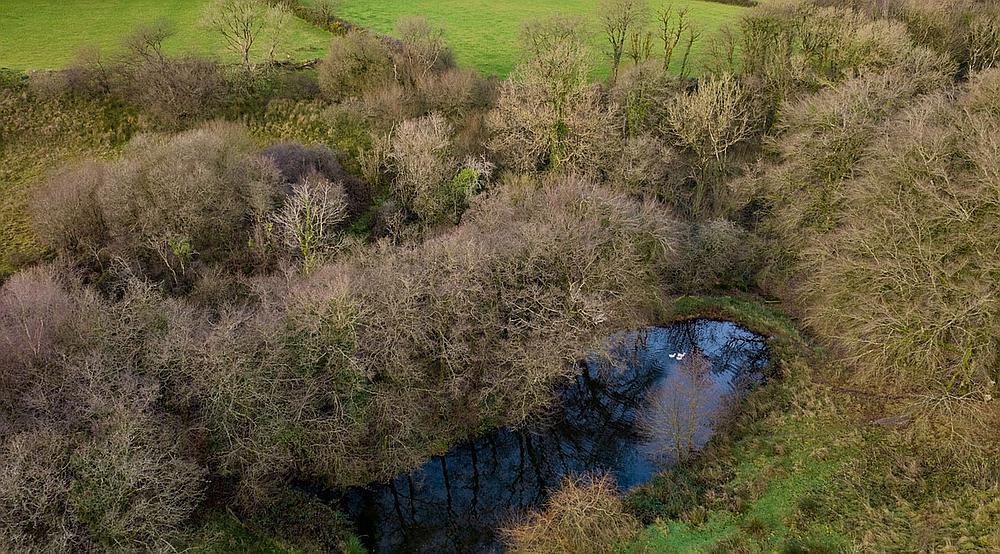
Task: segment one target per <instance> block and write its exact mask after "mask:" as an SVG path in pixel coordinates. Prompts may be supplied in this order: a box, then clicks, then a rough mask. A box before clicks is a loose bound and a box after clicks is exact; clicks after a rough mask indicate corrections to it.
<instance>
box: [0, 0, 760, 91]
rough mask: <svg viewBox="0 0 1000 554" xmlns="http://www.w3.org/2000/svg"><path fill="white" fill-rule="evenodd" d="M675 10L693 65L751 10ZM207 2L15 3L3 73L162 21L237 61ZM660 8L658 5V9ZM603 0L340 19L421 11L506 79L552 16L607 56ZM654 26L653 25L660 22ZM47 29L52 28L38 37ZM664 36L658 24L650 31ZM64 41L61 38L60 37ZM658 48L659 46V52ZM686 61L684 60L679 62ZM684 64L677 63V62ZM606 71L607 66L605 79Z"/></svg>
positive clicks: (313, 39) (425, 1)
mask: <svg viewBox="0 0 1000 554" xmlns="http://www.w3.org/2000/svg"><path fill="white" fill-rule="evenodd" d="M670 3H671V4H672V5H673V6H674V9H675V10H680V9H684V8H686V9H688V10H689V11H690V17H691V19H692V21H693V22H694V23H695V25H697V26H698V28H699V29H701V31H702V37H701V40H700V41H699V42H698V43H696V44H695V47H694V50H693V52H692V62H693V63H694V65H695V67H696V68H697V66H698V63H699V62H700V61H704V60H705V59H707V58H708V57H709V55H710V53H711V52H710V50H711V44H712V36H713V35H714V34H715V33H717V32H718V30H719V28H720V27H722V26H723V25H725V24H726V23H728V22H731V21H733V20H735V19H736V18H738V17H739V16H740V14H742V13H743V12H744V11H745V8H741V7H738V6H731V5H727V4H720V3H715V2H707V1H702V0H671V1H670ZM205 4H206V0H176V1H171V2H159V1H157V0H112V1H107V2H89V1H86V0H8V1H5V2H4V3H3V6H2V7H0V30H2V32H0V67H9V68H11V69H20V70H37V69H59V68H62V67H65V66H66V65H68V64H69V63H70V62H72V61H73V59H74V56H75V55H76V54H77V52H78V51H79V50H80V48H81V47H84V46H97V47H99V48H100V49H101V50H102V51H105V52H114V51H115V50H116V49H117V48H118V47H119V44H120V42H121V40H122V38H123V37H125V36H127V35H128V34H129V33H130V32H132V31H133V30H134V29H135V28H136V27H137V26H139V25H142V24H145V23H151V22H154V21H157V20H160V19H165V20H168V21H170V22H172V23H173V24H174V26H175V28H176V31H177V33H176V34H175V35H174V36H173V37H171V38H170V39H169V40H167V41H166V43H165V45H164V46H165V48H166V50H167V52H168V53H171V54H181V53H183V54H195V55H200V56H218V57H221V58H222V59H228V58H229V57H230V55H229V54H228V53H226V52H225V49H224V48H223V44H222V40H221V39H220V38H219V37H218V36H217V35H216V34H214V33H211V32H207V31H205V30H204V29H202V28H201V27H200V26H199V20H200V18H201V14H202V10H203V9H204V6H205ZM655 5H656V4H655V3H654V6H655ZM597 6H598V0H539V1H526V0H500V1H490V0H471V1H458V0H414V1H407V2H399V1H396V0H345V1H344V2H343V4H342V6H341V9H340V15H341V16H342V17H343V18H345V19H347V20H348V21H350V22H353V23H357V24H359V25H361V26H364V27H368V28H371V29H374V30H376V31H379V32H382V33H388V34H392V32H393V30H394V28H395V25H396V22H397V21H398V20H399V19H400V18H401V17H405V16H410V15H421V16H424V17H427V18H428V19H429V20H430V21H432V22H434V23H437V24H439V25H441V26H443V27H444V28H445V33H446V38H447V40H448V44H449V45H451V47H452V48H453V49H454V50H455V53H456V55H457V57H458V61H459V63H460V64H462V65H467V66H470V67H474V68H476V69H478V70H480V71H482V72H483V73H485V74H493V75H499V76H504V75H506V74H507V73H509V72H510V70H511V68H512V67H513V66H514V64H515V63H516V62H517V58H518V50H517V41H518V33H519V30H520V27H521V24H522V23H523V22H525V21H528V20H531V19H538V18H541V17H545V16H549V15H553V14H566V15H579V16H581V17H583V18H585V19H587V20H589V21H590V22H591V33H592V35H593V37H592V40H591V42H592V43H593V45H594V49H595V51H598V52H603V51H604V50H606V45H605V44H604V41H605V39H604V37H603V36H602V35H601V33H600V29H599V28H598V25H597V21H596V16H595V14H596V12H597ZM654 23H655V22H651V25H653V24H654ZM39 29H45V32H39ZM650 29H651V30H652V31H654V32H655V31H656V28H655V26H653V27H651V28H650ZM53 37H59V40H52V38H53ZM329 39H330V35H329V33H327V32H325V31H323V30H321V29H318V28H316V27H314V26H311V25H309V24H308V23H306V22H304V21H300V20H296V21H294V22H293V25H292V30H291V32H290V33H289V36H288V40H287V43H288V44H289V45H290V46H289V47H288V48H287V49H286V51H285V53H284V54H285V56H287V57H288V58H290V59H293V60H308V59H315V58H320V57H322V56H323V55H324V54H325V52H326V48H327V46H328V42H329ZM654 51H656V48H654ZM677 58H679V56H677ZM679 65H680V60H679V59H675V61H674V66H675V67H676V66H679ZM606 71H607V68H606V67H604V66H601V67H600V68H599V70H598V75H603V74H605V73H606Z"/></svg>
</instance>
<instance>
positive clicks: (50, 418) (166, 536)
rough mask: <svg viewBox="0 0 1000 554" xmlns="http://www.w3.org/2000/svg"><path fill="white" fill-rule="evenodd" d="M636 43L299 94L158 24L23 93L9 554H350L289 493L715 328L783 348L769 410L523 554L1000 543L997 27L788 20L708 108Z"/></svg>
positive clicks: (422, 24)
mask: <svg viewBox="0 0 1000 554" xmlns="http://www.w3.org/2000/svg"><path fill="white" fill-rule="evenodd" d="M238 3H239V2H235V0H232V1H231V2H229V4H231V5H236V4H238ZM223 4H227V3H226V2H222V3H220V6H219V9H223V8H225V7H226V6H225V5H223ZM658 7H660V6H659V5H654V6H652V7H650V9H655V8H658ZM642 9H644V7H643V4H642V3H639V2H629V1H626V0H618V1H614V2H607V3H604V4H603V5H602V9H601V11H600V12H598V14H597V15H596V16H595V17H597V18H598V19H597V20H598V21H603V22H605V24H606V25H605V32H607V33H608V35H609V37H608V38H609V40H608V43H609V44H619V45H620V46H619V48H620V51H618V54H619V56H618V58H617V60H616V58H615V56H614V52H612V53H611V55H610V56H609V55H607V53H604V55H603V57H602V53H601V52H595V51H594V49H593V47H592V44H591V42H590V41H589V40H588V39H587V38H586V37H587V35H585V34H584V33H582V32H581V26H582V25H584V24H583V23H581V21H580V20H579V19H577V18H574V17H571V16H558V17H549V18H543V19H539V20H536V21H532V22H529V23H526V24H525V25H524V26H523V28H522V29H521V30H520V33H519V44H520V47H519V48H520V54H519V55H520V58H521V59H522V61H521V62H520V63H518V64H517V65H516V66H515V67H514V69H513V70H512V72H511V74H510V76H509V77H508V78H506V79H504V80H496V79H487V78H484V77H483V76H481V75H480V74H479V73H477V72H475V71H473V70H471V69H468V68H464V67H462V66H459V65H458V64H457V63H456V58H457V57H456V55H455V53H454V52H453V51H452V50H451V48H450V47H449V45H448V43H447V42H446V40H445V36H446V35H445V34H444V31H443V30H442V29H441V28H440V27H438V26H436V25H435V24H434V23H433V22H430V21H428V20H426V19H420V18H407V19H404V20H402V21H400V22H399V23H398V25H397V26H396V28H395V30H396V36H397V38H396V39H391V40H390V39H386V38H385V37H383V36H381V35H376V34H374V33H372V32H370V31H366V30H363V29H360V28H354V29H351V30H345V29H342V28H341V29H339V30H338V31H337V35H336V36H335V37H334V38H333V39H332V41H331V45H330V49H329V53H328V54H327V56H326V58H325V59H324V61H322V62H321V63H320V64H319V65H318V66H317V67H316V68H315V69H305V70H301V69H295V68H289V67H287V66H283V65H281V64H274V63H266V62H262V61H260V60H258V59H256V58H253V57H244V58H242V61H241V62H239V63H235V64H232V65H220V64H218V63H216V62H213V61H209V60H205V59H200V58H195V57H191V56H189V55H186V54H185V55H177V54H175V53H174V52H173V51H172V50H170V49H165V48H164V44H165V41H167V40H168V39H169V37H170V36H171V35H170V32H169V31H170V29H168V28H164V27H162V26H146V27H142V28H139V29H137V30H136V31H135V32H134V33H133V34H132V35H130V36H129V38H128V40H126V41H125V43H124V44H123V45H122V47H121V48H120V49H119V50H116V51H115V52H113V53H106V54H100V55H97V54H93V53H91V54H90V55H88V56H84V57H81V58H80V61H79V62H78V63H75V64H74V65H73V66H72V67H70V68H69V69H66V70H63V71H58V72H35V73H31V74H25V73H21V72H17V71H4V72H3V73H2V74H0V125H2V127H0V137H2V142H0V182H2V186H3V187H4V188H3V192H4V194H3V197H2V200H0V215H2V220H0V238H2V242H0V274H2V275H4V278H3V282H2V286H0V346H2V348H0V368H2V371H0V549H2V550H4V551H12V552H21V551H25V552H33V551H39V552H45V551H72V552H77V551H78V552H87V551H132V550H134V551H150V550H156V551H159V550H163V551H169V550H181V549H191V550H194V551H205V552H211V551H231V550H233V549H247V550H249V549H258V550H262V551H331V550H332V551H336V550H343V551H349V552H355V551H359V550H360V549H362V548H363V547H362V545H361V544H362V543H361V541H360V540H359V538H358V537H357V536H356V535H355V530H354V529H352V523H351V522H350V521H348V520H347V519H346V518H345V517H344V516H343V515H342V514H340V513H338V512H337V511H336V510H335V509H333V508H331V507H330V505H328V504H326V503H323V502H322V501H321V500H320V499H319V498H318V497H315V496H313V495H310V494H309V493H307V492H305V491H304V490H303V488H302V487H300V486H296V485H300V484H301V483H304V482H306V483H315V484H318V485H319V486H322V487H326V488H331V489H336V488H338V487H346V486H351V485H358V484H364V483H368V482H372V481H378V480H385V479H388V478H390V477H392V476H393V475H396V474H398V473H400V472H404V471H407V470H410V469H412V468H414V467H417V466H419V465H420V464H421V463H422V462H423V461H424V460H426V459H427V458H428V457H429V456H432V455H435V454H440V453H443V452H445V451H447V450H448V449H449V447H450V446H452V445H454V444H456V443H458V442H460V441H462V440H464V439H467V438H469V437H472V436H474V435H476V434H478V433H481V432H483V431H485V430H488V429H492V428H495V427H498V426H517V425H522V424H524V423H526V422H529V421H532V420H533V419H534V418H538V417H542V416H543V415H544V413H545V410H546V408H547V407H549V406H550V405H551V403H552V402H553V400H554V395H553V391H554V390H555V389H556V388H557V387H558V386H559V384H560V383H564V382H565V381H566V380H567V379H569V378H571V377H572V376H573V374H574V371H575V370H576V362H577V361H578V360H580V359H581V358H582V357H583V356H585V355H586V354H587V353H588V352H590V351H592V350H593V349H594V348H597V347H598V345H599V344H601V341H602V340H603V339H604V338H605V337H607V336H609V335H611V334H613V333H615V332H616V331H620V330H623V329H632V328H638V327H641V326H644V325H650V324H665V323H669V322H670V321H674V320H678V319H685V318H691V317H715V318H723V319H730V320H733V321H736V322H739V323H741V324H743V325H745V326H747V327H748V328H749V329H751V330H753V331H755V332H758V333H760V334H762V335H765V336H766V337H768V341H769V346H770V348H771V360H772V362H771V367H770V368H769V370H768V377H769V380H768V384H767V385H765V386H763V387H760V388H759V389H757V390H756V391H755V392H753V393H752V394H751V395H750V396H749V398H748V399H747V402H746V405H745V406H744V408H743V410H742V411H741V412H739V413H738V414H735V415H733V416H732V418H731V419H730V420H728V421H726V422H725V425H723V427H722V432H720V433H719V434H718V435H717V436H716V438H715V439H713V441H712V442H711V443H710V445H709V446H708V448H706V449H705V450H704V451H702V452H700V453H699V454H698V455H697V456H694V457H693V458H692V459H691V460H689V461H686V462H685V463H683V464H681V465H678V466H676V467H674V468H671V469H667V470H665V471H664V472H663V473H662V474H661V475H659V476H658V477H657V478H656V479H655V480H654V481H653V482H652V483H650V484H648V485H645V486H644V487H642V488H640V489H639V490H636V491H633V492H631V493H629V494H627V495H621V494H619V493H618V491H617V490H616V488H615V484H614V483H613V482H610V481H609V480H608V479H607V478H605V477H602V476H581V477H580V478H578V479H571V480H568V481H567V482H565V483H564V484H563V485H562V488H561V489H559V490H558V491H555V492H554V494H553V495H552V496H551V497H550V499H549V501H548V502H547V504H546V505H545V506H543V507H541V508H540V509H539V510H538V511H537V512H534V513H530V514H523V515H522V517H520V518H519V519H515V520H512V521H510V523H509V525H508V528H507V529H506V530H505V531H504V536H505V538H506V540H507V541H508V543H509V546H510V549H511V551H514V552H557V551H562V552H592V551H595V550H596V551H608V552H616V551H626V552H660V551H665V552H670V551H704V552H772V551H782V552H837V551H844V550H847V551H984V552H988V551H995V550H997V549H1000V535H998V529H1000V525H998V523H1000V501H998V498H1000V474H998V468H1000V450H998V446H997V445H998V444H1000V442H998V438H1000V437H998V432H1000V428H998V424H997V422H998V421H1000V399H998V397H1000V388H998V385H997V381H998V380H1000V369H998V368H1000V347H998V343H1000V338H998V337H1000V327H998V321H1000V302H998V301H997V300H998V298H997V297H998V293H1000V291H998V286H1000V285H998V283H1000V279H998V278H997V277H998V262H997V260H1000V255H998V254H1000V253H998V252H997V245H998V244H1000V227H998V226H997V221H998V219H997V215H998V212H1000V209H998V206H997V203H998V200H1000V151H998V142H997V137H998V136H1000V67H998V66H1000V13H998V11H997V8H996V6H995V5H993V3H991V2H977V1H975V0H965V1H962V2H948V3H943V2H940V3H939V2H935V1H933V0H900V1H898V2H883V3H879V4H878V5H877V7H872V5H871V4H870V3H867V2H850V1H848V0H816V1H814V2H807V1H798V2H769V3H766V4H764V5H761V6H758V7H755V8H750V9H748V10H747V11H746V12H745V13H744V14H743V15H742V16H741V17H740V18H738V19H735V20H734V21H733V22H732V23H731V25H730V28H729V30H728V31H726V32H724V33H722V34H721V35H720V36H721V37H722V38H719V39H718V40H716V41H715V44H714V46H715V48H714V53H713V55H712V57H711V58H710V60H711V61H712V63H708V64H705V66H704V67H705V70H704V73H701V74H699V77H697V78H693V77H691V76H690V74H689V73H686V74H684V75H680V74H678V73H677V72H675V71H671V70H670V69H669V68H670V67H671V63H670V61H671V60H669V59H664V58H665V56H669V55H670V54H669V48H667V47H668V46H669V40H668V43H667V44H663V43H661V42H654V43H653V46H651V47H650V48H648V49H645V48H638V49H637V50H634V51H633V50H632V49H631V48H630V46H629V45H630V44H632V41H633V40H635V41H636V44H637V45H640V46H641V43H642V40H643V36H644V35H643V34H642V33H644V32H645V31H644V29H643V28H642V27H641V26H637V24H636V23H635V21H637V19H635V18H634V17H632V15H631V14H634V13H635V12H634V10H642ZM223 13H225V12H223ZM317 13H318V12H317ZM215 15H216V16H218V13H216V14H215ZM626 16H627V17H626ZM254 17H256V15H255V16H254ZM311 17H314V18H318V17H319V15H317V14H316V13H314V14H313V16H311ZM623 17H625V18H626V19H627V20H628V21H629V23H628V24H627V25H625V27H624V30H622V29H623V28H622V27H621V22H622V21H623V19H622V18H623ZM615 37H619V38H623V40H622V41H620V42H617V43H616V42H615V40H614V38H615ZM633 37H635V38H633ZM668 39H669V37H668ZM236 46H239V45H238V44H237V45H236ZM238 51H239V48H236V49H234V51H233V52H234V54H233V55H234V59H240V56H239V55H238ZM632 52H634V53H635V56H634V57H633V56H632V55H631V53H632ZM602 64H606V67H609V68H610V70H609V72H608V78H607V80H606V81H602V82H595V81H594V80H593V78H592V76H593V75H594V68H595V67H598V66H600V65H602ZM665 67H667V69H666V70H665Z"/></svg>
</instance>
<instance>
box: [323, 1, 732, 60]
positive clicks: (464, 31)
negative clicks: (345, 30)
mask: <svg viewBox="0 0 1000 554" xmlns="http://www.w3.org/2000/svg"><path fill="white" fill-rule="evenodd" d="M668 3H669V4H672V5H673V6H674V11H675V12H676V11H677V10H679V9H683V8H688V9H689V10H690V18H691V20H692V21H693V22H694V23H695V24H696V25H697V26H699V27H700V28H701V29H702V30H703V34H702V38H701V40H700V41H699V42H698V43H696V44H695V47H694V50H693V52H692V61H693V62H694V63H695V64H696V65H697V63H698V62H700V61H704V60H706V58H708V57H709V55H710V54H711V46H712V43H713V36H715V35H716V33H717V32H718V30H719V28H720V27H722V26H723V25H724V24H726V23H729V22H732V21H735V20H736V19H737V18H738V17H739V16H740V15H741V14H742V13H743V12H744V11H745V8H741V7H738V6H732V5H728V4H720V3H716V2H707V1H701V0H664V1H663V2H660V1H658V0H656V1H652V2H650V4H651V5H652V6H654V7H658V6H659V5H666V4H668ZM598 4H599V1H598V0H408V1H406V2H400V1H399V0H343V2H342V7H341V15H343V17H344V18H346V19H347V20H348V21H351V22H355V23H358V24H360V25H362V26H365V27H368V28H371V29H374V30H376V31H379V32H382V33H389V34H391V33H392V31H393V29H394V27H395V24H396V21H398V20H399V18H401V17H404V16H408V15H421V16H425V17H427V19H429V20H430V21H431V22H433V23H436V24H439V25H442V26H443V27H444V28H445V36H446V38H447V41H448V44H450V45H451V47H452V48H453V49H454V50H455V54H456V56H457V58H458V61H459V63H462V64H464V65H468V66H472V67H475V68H476V69H479V70H480V71H482V72H483V73H485V74H492V75H499V76H505V75H507V74H508V73H509V72H510V70H511V69H512V68H513V67H514V65H515V63H516V62H517V60H518V55H519V54H518V37H519V35H520V30H521V25H522V24H523V23H524V22H525V21H530V20H533V19H539V18H543V17H546V16H550V15H554V14H565V15H577V16H581V17H583V18H585V19H586V20H588V21H589V22H590V30H591V34H592V35H593V36H592V41H591V42H592V43H593V45H594V48H595V51H596V52H604V51H606V50H607V48H606V46H605V40H606V39H605V38H604V37H603V36H602V35H601V34H600V29H599V25H598V23H597V15H596V14H597V8H598ZM653 23H654V22H652V21H651V25H652V24H653ZM650 30H653V31H655V30H656V29H655V26H653V27H651V29H650ZM654 51H655V50H654ZM679 64H680V60H677V59H675V60H674V63H673V66H674V67H675V68H676V67H679ZM606 73H607V61H606V59H602V64H601V67H600V69H599V71H598V74H599V76H603V75H605V74H606Z"/></svg>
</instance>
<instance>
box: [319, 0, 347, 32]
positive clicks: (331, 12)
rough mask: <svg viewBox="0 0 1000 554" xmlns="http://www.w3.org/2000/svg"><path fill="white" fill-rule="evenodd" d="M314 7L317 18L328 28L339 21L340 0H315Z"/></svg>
mask: <svg viewBox="0 0 1000 554" xmlns="http://www.w3.org/2000/svg"><path fill="white" fill-rule="evenodd" d="M312 4H313V6H312V9H313V13H314V14H315V18H316V19H317V20H318V21H320V22H322V23H323V26H324V27H325V28H327V29H330V28H332V27H333V24H334V23H336V22H337V12H338V11H339V10H340V2H339V0H315V1H314V2H313V3H312Z"/></svg>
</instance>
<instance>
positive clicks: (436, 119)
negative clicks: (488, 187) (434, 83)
mask: <svg viewBox="0 0 1000 554" xmlns="http://www.w3.org/2000/svg"><path fill="white" fill-rule="evenodd" d="M453 134H454V132H453V130H452V128H451V125H449V124H448V122H447V121H446V120H445V119H444V117H442V116H441V115H440V114H432V115H429V116H427V117H423V118H420V119H416V120H409V121H404V122H403V123H401V124H400V125H399V126H398V127H397V128H396V129H395V130H394V132H393V135H392V137H391V139H390V140H391V142H392V150H391V152H390V154H389V161H390V163H391V167H392V170H393V173H394V176H395V178H394V179H393V189H394V192H395V195H396V198H397V199H398V200H399V201H400V202H401V203H402V204H403V206H404V207H406V209H408V210H410V211H411V212H413V213H414V214H415V215H416V216H417V217H418V218H420V220H421V221H424V222H426V223H438V222H445V221H451V222H456V221H458V218H459V216H461V215H462V212H464V211H465V209H466V208H467V207H468V205H469V201H470V200H471V199H472V196H473V194H475V193H476V192H478V191H479V189H480V187H481V186H482V184H484V183H485V182H486V181H487V180H488V179H489V178H490V174H491V173H492V167H491V166H490V165H489V164H488V163H486V162H478V163H477V162H475V161H466V162H465V164H464V166H463V163H462V162H461V160H459V159H458V157H457V152H456V151H455V146H454V144H453V143H452V139H451V137H452V135H453Z"/></svg>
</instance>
